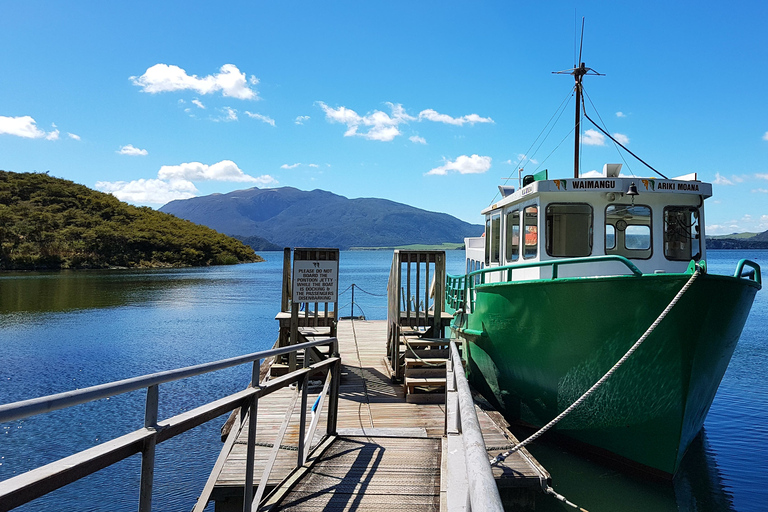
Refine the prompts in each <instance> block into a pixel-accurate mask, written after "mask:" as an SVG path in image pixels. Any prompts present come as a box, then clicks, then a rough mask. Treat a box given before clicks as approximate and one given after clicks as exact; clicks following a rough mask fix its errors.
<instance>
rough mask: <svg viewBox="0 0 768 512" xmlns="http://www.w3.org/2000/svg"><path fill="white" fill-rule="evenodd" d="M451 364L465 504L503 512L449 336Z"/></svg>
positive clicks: (475, 415) (461, 371)
mask: <svg viewBox="0 0 768 512" xmlns="http://www.w3.org/2000/svg"><path fill="white" fill-rule="evenodd" d="M450 347H451V364H452V367H453V378H454V379H455V383H456V391H457V393H458V405H459V407H458V415H459V418H460V420H461V421H460V426H461V434H462V436H461V437H462V442H463V445H464V462H465V464H466V468H467V481H468V484H469V493H468V498H469V500H468V501H469V505H470V507H469V508H470V509H471V510H485V511H489V512H494V511H498V512H503V510H504V507H503V505H502V502H501V496H500V495H499V489H498V487H497V486H496V481H495V480H494V478H493V471H492V469H491V464H490V462H489V460H488V453H487V452H486V451H485V441H484V440H483V431H482V429H481V428H480V422H479V420H478V419H477V412H476V411H475V402H474V400H473V399H472V392H471V391H470V390H469V383H468V382H467V377H466V375H465V374H464V366H463V365H462V362H461V356H460V355H459V350H458V349H457V348H456V342H455V341H454V340H451V342H450Z"/></svg>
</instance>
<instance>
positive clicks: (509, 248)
mask: <svg viewBox="0 0 768 512" xmlns="http://www.w3.org/2000/svg"><path fill="white" fill-rule="evenodd" d="M506 226H507V233H506V241H507V245H506V247H505V248H504V249H505V250H504V255H505V256H504V257H505V258H506V260H507V262H510V261H517V259H518V258H519V257H520V210H515V211H513V212H507V219H506Z"/></svg>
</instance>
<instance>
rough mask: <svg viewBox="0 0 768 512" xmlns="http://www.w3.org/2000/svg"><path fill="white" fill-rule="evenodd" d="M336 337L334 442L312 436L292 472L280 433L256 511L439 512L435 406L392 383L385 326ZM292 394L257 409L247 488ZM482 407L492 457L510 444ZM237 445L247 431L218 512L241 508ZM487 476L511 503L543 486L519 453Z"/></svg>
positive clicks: (349, 324) (439, 436)
mask: <svg viewBox="0 0 768 512" xmlns="http://www.w3.org/2000/svg"><path fill="white" fill-rule="evenodd" d="M338 339H339V344H338V346H339V353H340V356H341V360H342V369H341V382H340V387H339V396H338V414H337V417H336V425H337V435H336V436H333V439H331V441H332V442H329V441H328V440H327V439H326V440H324V439H323V437H322V436H321V435H320V434H316V435H315V438H314V440H313V441H312V446H313V447H315V448H314V451H313V452H312V455H310V457H309V458H308V459H307V461H306V463H305V464H304V465H303V466H302V467H301V468H299V469H298V470H295V469H294V467H295V466H296V451H295V450H296V448H295V447H296V446H297V439H296V436H297V435H298V430H297V427H294V430H293V431H292V432H291V431H290V430H289V432H288V434H287V435H286V437H285V438H284V440H283V441H282V443H281V444H282V445H284V449H281V450H280V454H279V457H278V460H277V462H276V465H275V467H274V469H272V471H271V475H270V477H269V481H270V482H269V487H270V492H271V495H269V496H267V498H266V500H265V501H264V502H263V503H262V509H263V510H393V509H395V510H396V509H406V508H407V509H408V510H409V511H412V512H416V511H419V510H434V511H437V510H447V508H446V501H447V493H448V488H449V487H450V483H449V482H450V479H451V478H456V477H454V476H451V471H449V468H447V467H446V464H445V461H446V453H445V452H446V450H447V439H446V437H445V434H446V423H447V420H446V408H445V404H443V403H437V404H435V403H431V404H430V403H409V402H407V401H406V400H405V394H404V390H403V386H401V385H398V384H396V383H393V379H392V375H391V368H390V365H389V362H388V359H387V354H386V349H387V325H386V322H385V321H360V320H350V321H340V322H339V323H338ZM295 394H296V391H295V390H291V389H284V390H281V391H280V392H278V393H273V394H272V395H270V396H269V397H266V398H264V399H262V400H261V401H260V403H259V420H258V421H259V427H258V434H257V442H256V448H255V449H256V455H255V464H254V468H253V471H254V482H255V483H257V482H258V480H259V478H260V476H261V474H262V471H263V468H264V466H265V463H266V461H267V459H268V454H269V453H270V452H271V451H272V443H273V442H274V436H275V433H276V432H277V429H278V425H279V423H280V421H281V420H282V418H283V417H284V416H285V414H286V409H287V408H288V407H289V405H290V402H291V400H292V396H294V395H295ZM315 396H317V392H315V393H314V394H312V393H311V394H310V397H309V400H308V401H307V404H308V405H307V407H311V405H312V402H313V401H314V398H313V397H315ZM487 408H488V406H487V404H483V405H477V406H476V412H477V414H478V419H479V422H480V427H481V428H482V436H483V439H484V441H485V445H486V447H487V448H489V451H488V455H489V456H493V455H496V454H497V453H498V452H499V451H503V450H504V449H507V448H509V447H510V446H511V445H512V444H513V443H514V442H515V440H514V438H513V437H511V434H510V433H509V432H508V431H506V430H505V427H504V424H503V423H502V424H500V423H501V422H500V421H498V418H499V416H498V415H497V414H496V415H494V414H493V412H490V414H489V412H487V411H486V409H487ZM293 414H296V415H298V411H294V413H293ZM325 414H326V412H325V411H324V412H323V413H322V415H323V416H322V417H321V418H320V423H321V424H323V422H324V417H325V416H324V415H325ZM493 416H495V417H496V419H495V420H494V418H493ZM246 438H247V429H246V430H244V431H243V432H242V433H241V434H240V438H239V439H238V440H237V442H236V444H235V446H234V447H233V450H232V452H231V454H230V456H229V457H228V458H227V460H226V463H225V464H224V466H223V468H222V471H221V473H220V475H219V476H218V478H217V480H216V485H215V487H214V492H213V494H212V498H213V499H214V500H216V510H217V511H218V512H225V511H229V510H243V507H242V496H243V485H244V475H245V460H246V459H245V455H244V450H245V446H246V444H247V442H246ZM493 474H494V477H495V478H496V480H497V484H498V487H499V489H500V490H501V491H502V495H504V494H507V495H514V497H513V499H514V500H515V501H517V502H520V501H522V502H525V501H532V500H533V499H534V496H535V493H537V492H539V491H540V490H541V485H542V483H543V482H546V481H548V480H549V475H548V473H546V471H545V470H544V469H543V468H542V467H541V466H539V465H538V463H536V462H535V460H533V458H532V457H530V454H528V453H527V452H526V451H525V450H522V451H521V452H520V453H517V454H515V455H514V456H512V457H510V458H508V459H507V460H506V461H505V462H504V463H503V464H500V465H499V466H497V467H494V468H493ZM254 485H255V484H254Z"/></svg>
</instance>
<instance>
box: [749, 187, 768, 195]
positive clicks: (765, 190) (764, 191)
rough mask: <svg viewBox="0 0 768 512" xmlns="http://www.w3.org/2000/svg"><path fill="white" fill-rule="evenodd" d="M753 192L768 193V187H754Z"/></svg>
mask: <svg viewBox="0 0 768 512" xmlns="http://www.w3.org/2000/svg"><path fill="white" fill-rule="evenodd" d="M752 192H757V193H758V194H768V189H764V188H753V189H752Z"/></svg>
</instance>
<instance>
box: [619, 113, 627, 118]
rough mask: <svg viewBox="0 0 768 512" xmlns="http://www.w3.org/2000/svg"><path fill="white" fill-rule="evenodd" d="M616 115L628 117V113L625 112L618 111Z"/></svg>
mask: <svg viewBox="0 0 768 512" xmlns="http://www.w3.org/2000/svg"><path fill="white" fill-rule="evenodd" d="M616 117H627V114H625V113H624V112H616Z"/></svg>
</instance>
